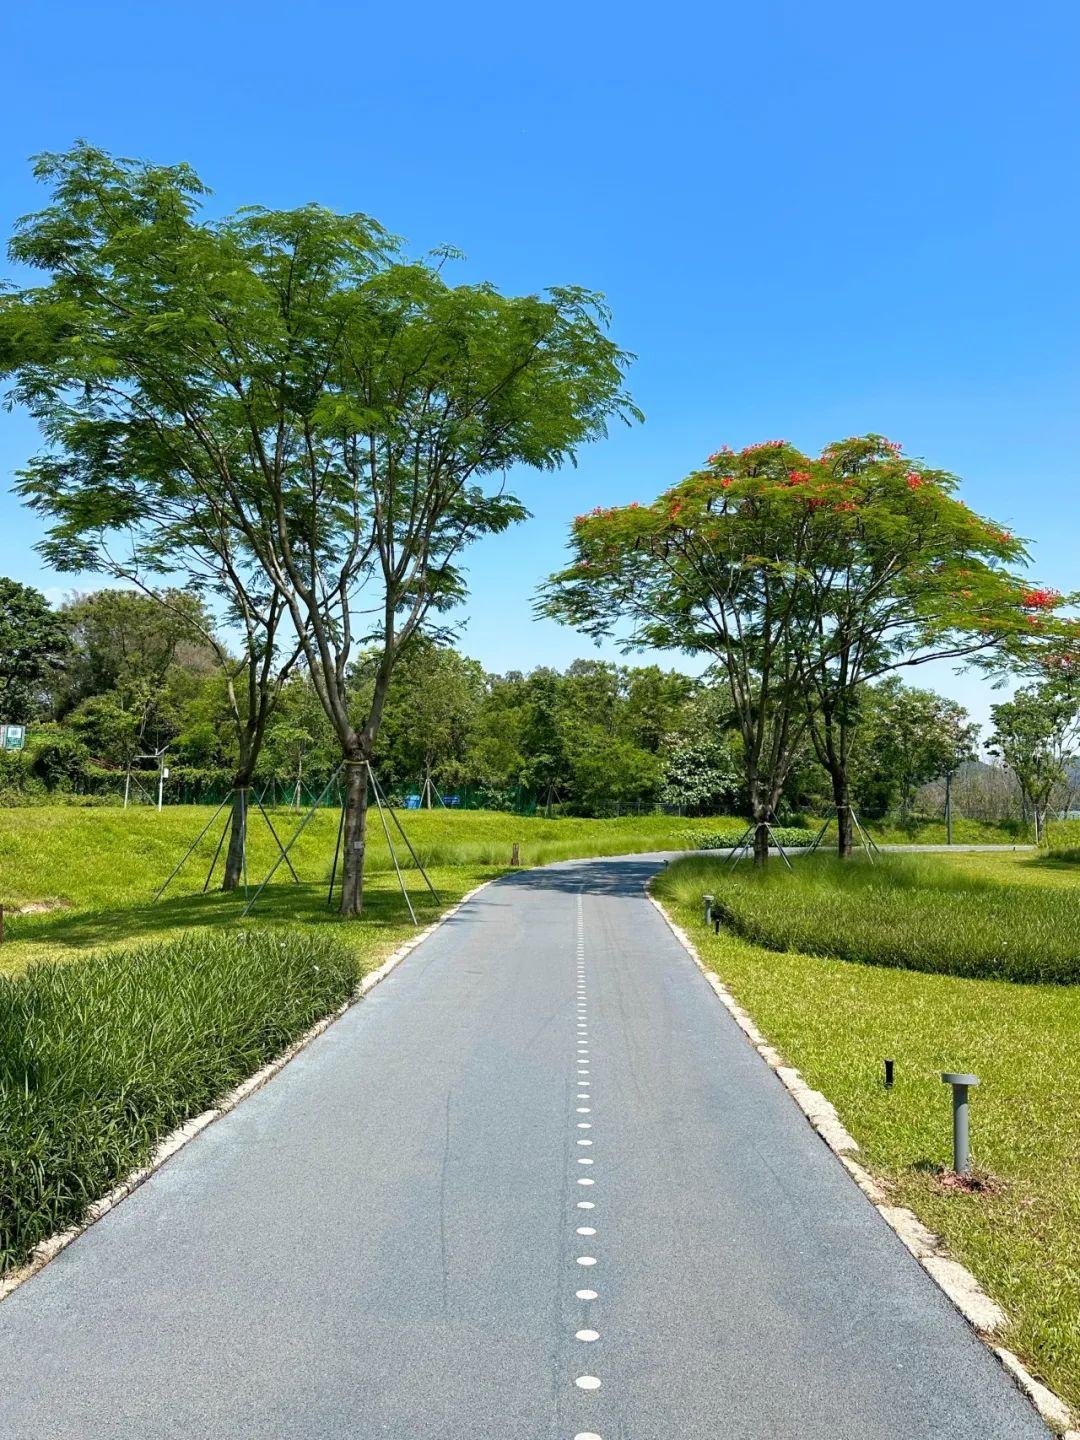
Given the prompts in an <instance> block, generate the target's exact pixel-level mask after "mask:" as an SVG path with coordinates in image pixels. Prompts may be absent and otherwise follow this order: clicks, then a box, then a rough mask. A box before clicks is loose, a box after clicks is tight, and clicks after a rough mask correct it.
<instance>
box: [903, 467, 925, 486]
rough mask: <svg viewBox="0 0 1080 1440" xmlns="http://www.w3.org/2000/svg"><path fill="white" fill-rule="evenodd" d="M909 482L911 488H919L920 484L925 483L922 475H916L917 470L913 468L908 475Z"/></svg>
mask: <svg viewBox="0 0 1080 1440" xmlns="http://www.w3.org/2000/svg"><path fill="white" fill-rule="evenodd" d="M907 483H908V489H909V490H918V488H919V486H920V485H921V484H922V483H923V481H922V476H921V475H916V474H915V471H914V470H912V472H911V474H910V475H909V476H908V477H907Z"/></svg>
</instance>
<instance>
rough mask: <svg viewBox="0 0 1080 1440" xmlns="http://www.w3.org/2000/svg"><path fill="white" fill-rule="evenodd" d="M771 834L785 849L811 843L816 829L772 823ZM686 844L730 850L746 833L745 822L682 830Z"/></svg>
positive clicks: (695, 846)
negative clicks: (711, 827) (706, 828)
mask: <svg viewBox="0 0 1080 1440" xmlns="http://www.w3.org/2000/svg"><path fill="white" fill-rule="evenodd" d="M772 832H773V835H774V836H775V837H776V840H777V843H778V844H780V845H783V846H784V848H785V849H787V848H788V847H789V846H790V847H791V848H792V849H797V848H798V847H800V846H803V845H812V844H813V842H814V837H815V835H816V834H817V831H815V830H810V829H807V828H806V827H804V826H802V825H774V826H773V827H772ZM683 834H684V835H685V837H686V842H687V845H688V846H689V847H690V848H691V849H694V850H730V849H731V847H732V846H733V845H738V843H739V841H740V840H741V839H742V838H743V836H744V835H745V834H746V823H745V822H744V821H740V820H733V821H732V822H731V827H730V829H729V828H728V827H726V826H725V827H724V829H722V830H720V829H713V830H684V831H683Z"/></svg>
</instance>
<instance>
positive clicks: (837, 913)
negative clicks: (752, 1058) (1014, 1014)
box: [656, 856, 1080, 985]
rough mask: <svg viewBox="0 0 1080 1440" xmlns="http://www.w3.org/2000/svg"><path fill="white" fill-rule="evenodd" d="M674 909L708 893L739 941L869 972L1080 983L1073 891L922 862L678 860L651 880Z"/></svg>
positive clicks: (1079, 913) (1077, 898)
mask: <svg viewBox="0 0 1080 1440" xmlns="http://www.w3.org/2000/svg"><path fill="white" fill-rule="evenodd" d="M656 893H657V895H658V896H659V898H660V899H664V898H665V896H669V897H670V898H672V899H674V900H676V901H677V902H686V901H687V900H690V899H693V900H694V901H695V902H696V903H700V899H701V896H702V894H704V893H711V894H713V895H714V896H715V901H714V905H713V913H714V915H716V914H717V913H719V915H720V917H721V918H722V919H723V920H724V921H725V922H726V923H727V924H728V925H730V927H731V928H732V929H733V930H735V931H736V933H738V934H739V935H741V936H742V937H743V938H744V939H746V940H750V941H752V942H753V943H754V944H757V945H762V946H765V947H766V948H767V949H770V950H781V951H785V950H798V951H801V952H803V953H804V954H807V955H820V956H831V957H835V958H836V959H839V960H853V961H857V962H859V963H861V964H866V965H893V966H898V967H900V968H902V969H907V970H925V971H930V972H932V973H937V974H943V975H960V976H968V977H973V978H980V979H994V980H1012V981H1019V982H1025V983H1034V982H1049V983H1053V984H1063V985H1072V984H1076V983H1077V982H1080V886H1076V887H1072V886H1060V885H1047V886H1042V885H1037V884H1009V883H1008V882H1007V881H1004V880H1002V879H998V878H994V877H993V876H990V875H982V874H978V873H973V872H971V871H969V870H960V869H957V868H954V867H952V866H950V865H948V864H945V863H941V862H939V861H935V860H933V859H931V858H929V857H926V858H918V859H914V858H908V857H904V856H888V857H882V858H881V859H880V860H879V861H878V863H877V864H876V865H870V864H868V863H867V862H866V861H865V860H864V859H854V860H848V861H843V862H840V861H837V860H834V859H830V858H825V857H820V858H819V857H814V858H808V857H802V858H800V859H797V860H796V861H795V862H794V871H793V872H789V871H787V870H785V869H784V868H783V867H782V866H781V865H773V866H770V867H768V869H766V870H765V871H764V872H760V871H755V870H753V869H752V868H751V867H750V866H747V865H741V866H738V867H736V869H734V870H730V869H727V868H725V867H724V866H723V865H720V864H717V862H715V861H708V860H704V859H702V860H698V859H692V860H684V861H681V862H679V863H677V864H676V865H673V866H671V868H670V869H669V870H668V871H666V872H665V873H664V875H662V876H660V877H658V879H657V882H656Z"/></svg>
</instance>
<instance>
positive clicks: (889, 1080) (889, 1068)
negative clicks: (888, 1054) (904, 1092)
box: [885, 1060, 895, 1090]
mask: <svg viewBox="0 0 1080 1440" xmlns="http://www.w3.org/2000/svg"><path fill="white" fill-rule="evenodd" d="M894 1070H895V1064H894V1062H893V1061H892V1060H886V1061H885V1089H886V1090H891V1089H892V1087H893V1072H894Z"/></svg>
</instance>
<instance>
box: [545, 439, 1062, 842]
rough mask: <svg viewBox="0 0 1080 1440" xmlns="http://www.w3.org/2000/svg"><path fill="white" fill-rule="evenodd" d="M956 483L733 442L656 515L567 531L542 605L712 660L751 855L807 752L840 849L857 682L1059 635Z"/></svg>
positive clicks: (850, 451)
mask: <svg viewBox="0 0 1080 1440" xmlns="http://www.w3.org/2000/svg"><path fill="white" fill-rule="evenodd" d="M956 486H957V481H956V478H955V477H954V476H952V475H950V474H948V473H947V472H946V471H943V470H933V469H930V468H929V467H927V466H925V465H923V464H922V463H921V462H917V461H912V460H909V459H907V458H905V457H904V455H903V454H902V452H901V450H900V447H899V446H898V445H896V444H894V443H893V442H891V441H888V440H886V439H884V437H882V436H879V435H868V436H864V437H858V438H854V439H849V440H844V441H840V442H838V443H836V444H834V445H829V446H826V448H825V449H824V450H823V451H822V452H821V454H820V455H819V456H816V457H811V456H809V455H807V454H804V453H803V452H801V451H799V450H797V449H796V448H795V447H794V446H791V445H789V444H787V443H786V442H785V441H767V442H765V443H764V444H761V445H753V446H749V447H747V448H746V449H744V450H742V451H739V452H734V451H732V450H730V449H728V448H727V447H725V448H723V449H721V450H718V451H717V452H715V454H713V455H711V456H710V457H709V459H708V461H707V462H706V464H705V466H704V467H702V468H701V469H700V470H697V471H694V472H693V473H692V474H691V475H689V476H687V478H686V479H685V480H682V481H680V482H679V484H677V485H675V486H673V487H672V488H671V489H670V490H668V491H666V492H665V493H664V494H663V495H661V496H660V497H659V499H658V500H656V501H655V502H654V503H653V504H652V505H647V506H641V505H636V504H635V505H630V506H626V507H621V508H617V509H614V510H606V511H594V512H593V513H592V514H590V515H584V516H579V517H578V518H577V520H576V521H575V522H574V527H573V532H572V542H573V548H574V559H573V561H572V563H571V564H570V565H569V566H568V567H566V568H565V569H564V570H563V571H561V572H560V573H558V574H557V575H554V576H552V577H551V579H550V580H549V582H548V584H547V586H546V587H545V590H544V596H543V600H542V603H541V608H542V609H543V611H544V612H545V613H547V614H549V615H552V616H555V617H557V618H559V619H561V620H564V621H566V622H568V623H571V624H574V625H576V626H578V627H579V628H581V629H583V630H585V631H586V632H587V633H590V634H593V635H594V636H600V635H605V634H612V633H615V632H616V631H618V630H619V628H620V627H621V626H622V625H624V624H626V623H629V624H630V627H631V637H630V644H632V645H654V646H660V647H678V648H681V649H683V650H685V651H687V652H690V653H697V654H701V653H706V654H710V655H712V656H713V657H714V658H715V660H716V661H717V662H718V668H719V669H720V671H721V672H722V673H723V674H724V675H725V676H726V678H727V682H728V685H729V687H730V690H731V698H732V708H733V712H734V716H735V721H736V725H737V728H738V730H739V733H740V735H741V737H742V743H743V752H744V761H745V767H746V783H747V789H748V793H749V798H750V805H751V812H752V816H753V819H754V821H755V823H756V826H757V832H756V839H755V860H756V861H757V862H758V863H759V864H760V863H764V861H765V859H766V857H767V854H768V832H767V828H766V826H767V822H768V820H769V819H770V818H771V815H772V813H773V811H774V810H775V807H776V804H777V802H778V800H779V798H780V795H781V793H782V790H783V786H784V782H785V779H786V777H787V772H788V770H789V768H790V766H791V762H792V759H793V757H794V754H795V750H796V747H797V746H798V744H799V742H800V740H801V739H802V738H803V737H804V736H805V735H809V738H810V741H811V743H812V744H813V747H814V750H815V753H816V754H817V756H818V758H819V760H820V761H821V763H822V764H823V765H824V766H825V768H826V770H827V771H828V773H829V776H830V779H831V783H832V789H833V796H834V801H835V804H836V806H837V813H838V817H839V820H838V823H839V832H840V839H839V848H840V854H841V855H848V854H850V853H851V849H852V828H853V827H852V815H851V806H850V798H849V791H848V768H849V763H850V757H851V746H852V741H853V739H854V734H855V725H856V721H857V710H858V698H859V694H860V691H861V687H862V686H863V685H865V684H867V683H869V682H870V681H872V680H875V679H877V678H879V677H880V676H882V675H885V674H888V673H889V672H891V671H893V670H896V669H898V668H900V667H902V666H911V665H919V664H923V663H925V662H927V661H929V660H935V659H949V658H951V659H955V660H957V661H959V662H970V661H974V660H978V661H980V662H981V663H984V664H987V665H998V666H1005V665H1006V664H1008V663H1010V662H1013V661H1015V660H1017V659H1018V658H1019V657H1021V656H1024V655H1029V654H1030V653H1031V651H1032V648H1033V647H1038V646H1041V645H1045V644H1048V643H1050V642H1053V641H1056V639H1057V637H1059V636H1060V633H1061V623H1062V622H1060V621H1059V620H1058V618H1057V614H1058V610H1059V608H1060V606H1061V604H1062V603H1063V602H1062V597H1060V596H1058V595H1057V594H1056V592H1053V591H1049V590H1042V589H1036V588H1034V587H1032V586H1031V585H1030V584H1029V583H1027V582H1025V581H1024V580H1023V579H1021V578H1020V577H1019V576H1018V575H1017V574H1016V573H1014V568H1013V567H1016V566H1019V565H1022V564H1023V563H1025V561H1026V558H1027V557H1026V553H1025V551H1024V547H1023V545H1022V543H1021V542H1020V541H1018V540H1017V539H1015V538H1014V537H1013V536H1012V535H1011V534H1010V533H1009V532H1008V531H1007V530H1005V529H1003V528H1002V527H1001V526H999V525H996V524H994V523H993V522H992V521H989V520H985V519H983V518H981V517H979V516H977V515H974V514H973V513H972V512H970V511H969V510H968V509H967V507H966V506H965V505H964V504H963V502H962V501H960V500H958V499H957V498H956V496H955V490H956Z"/></svg>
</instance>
